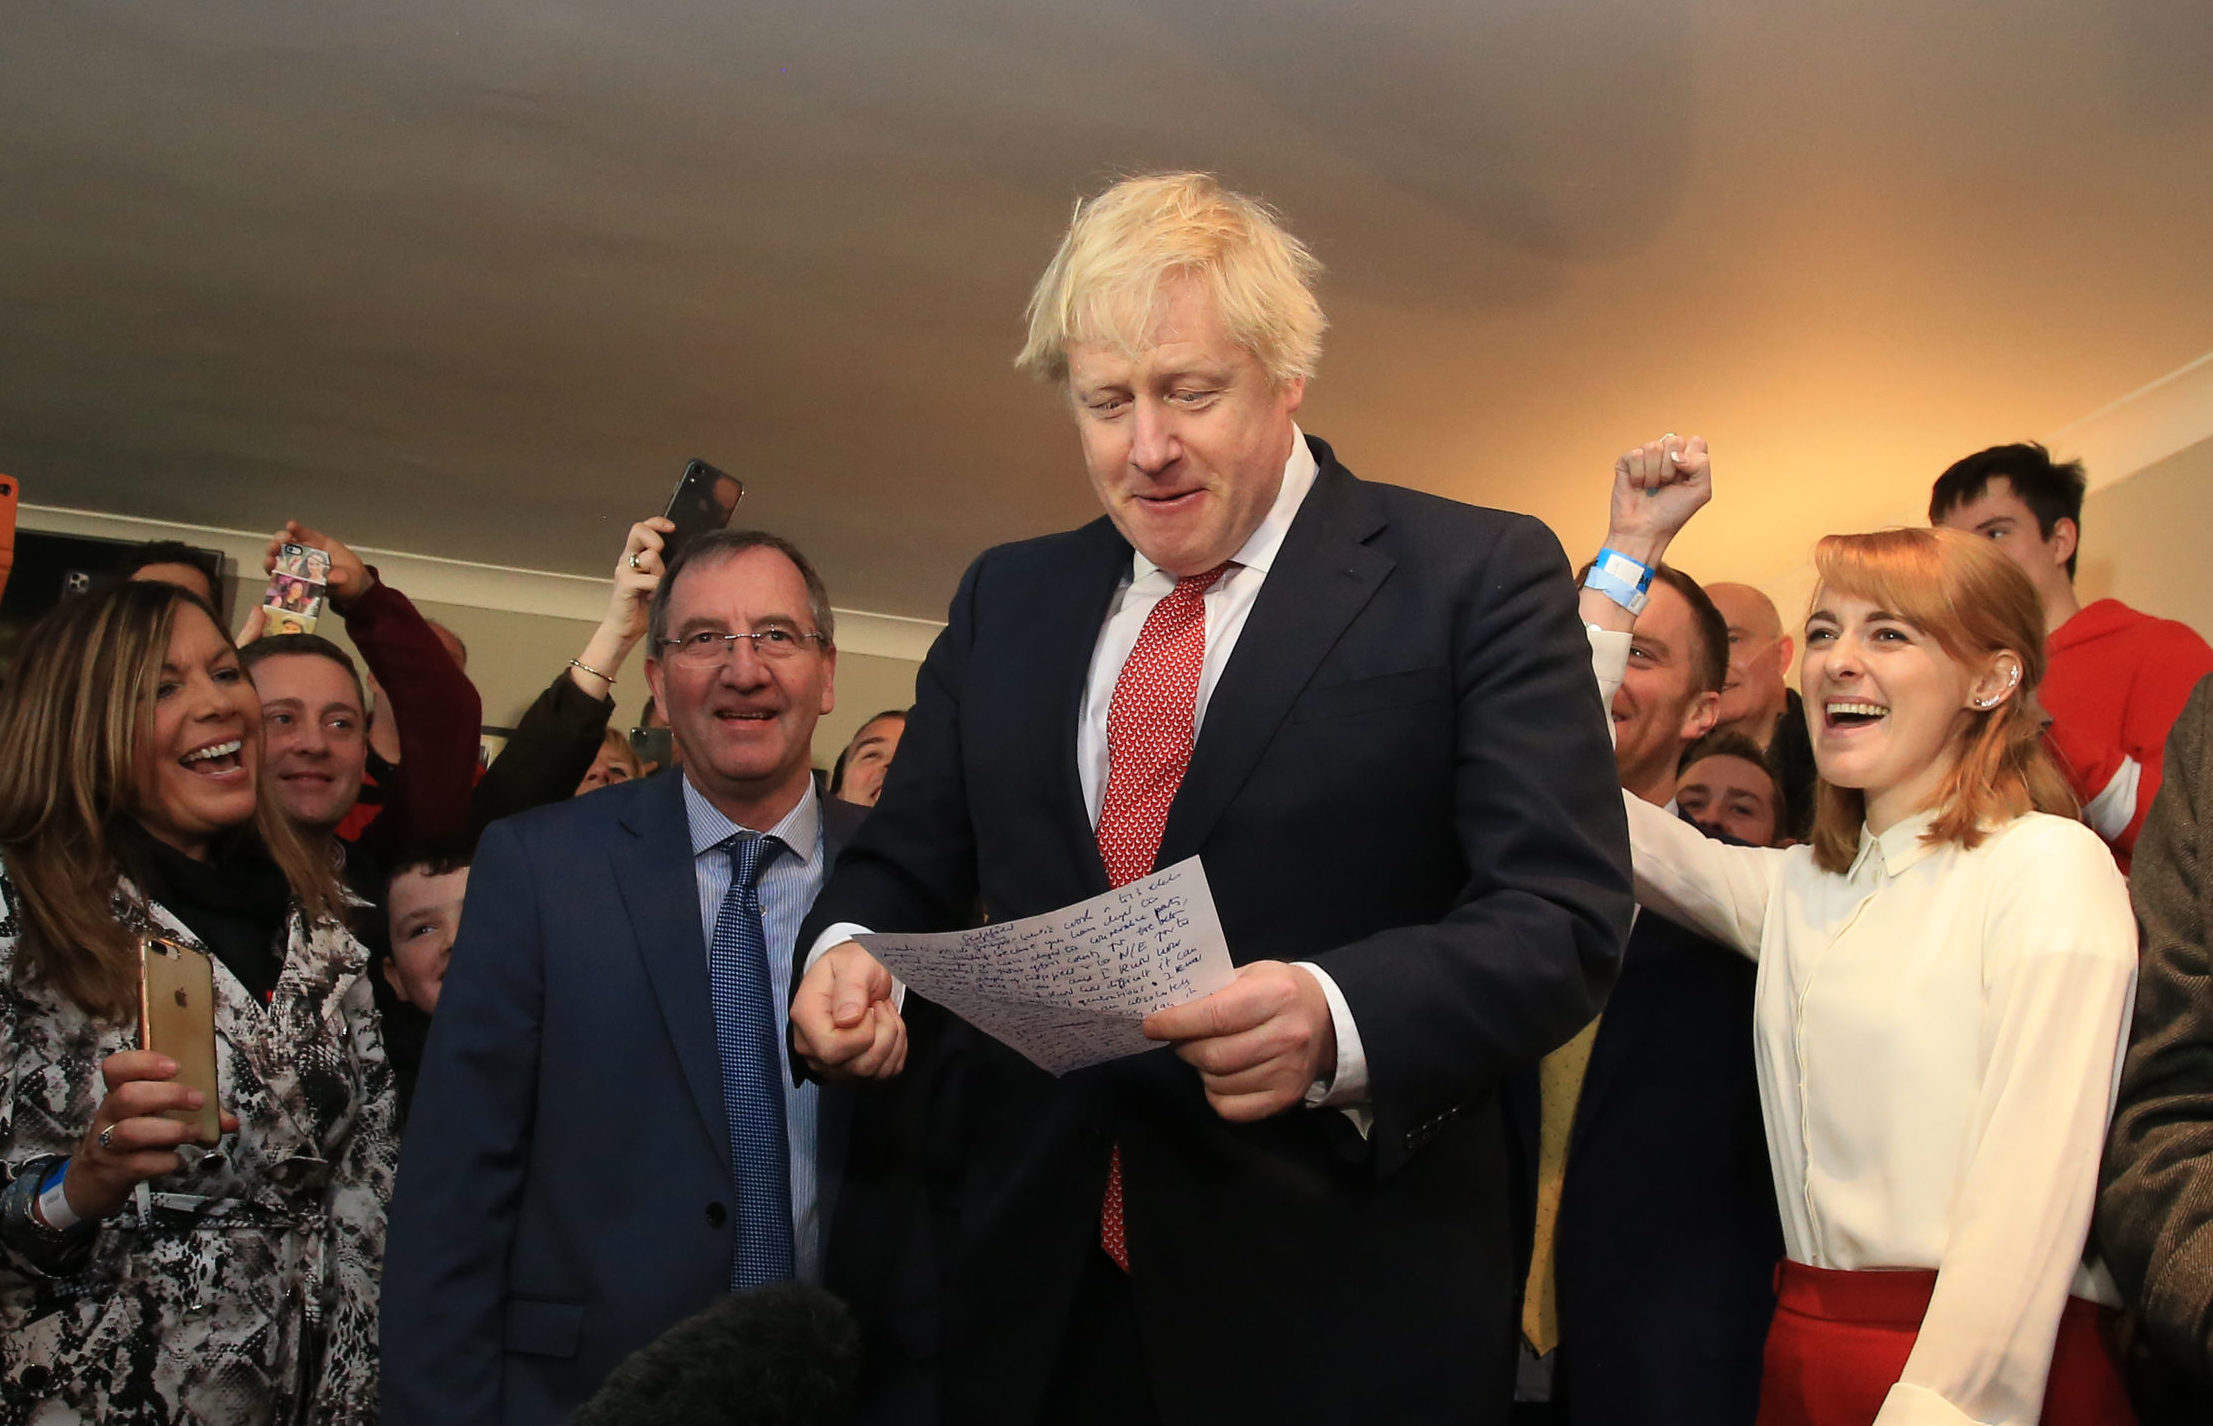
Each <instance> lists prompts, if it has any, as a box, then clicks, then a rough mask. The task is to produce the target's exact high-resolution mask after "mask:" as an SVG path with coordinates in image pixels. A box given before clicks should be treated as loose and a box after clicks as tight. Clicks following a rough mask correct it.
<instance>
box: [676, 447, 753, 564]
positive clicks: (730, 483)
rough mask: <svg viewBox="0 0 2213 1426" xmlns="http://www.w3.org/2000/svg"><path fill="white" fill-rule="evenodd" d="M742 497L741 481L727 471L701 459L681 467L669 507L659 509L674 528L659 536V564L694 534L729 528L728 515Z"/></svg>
mask: <svg viewBox="0 0 2213 1426" xmlns="http://www.w3.org/2000/svg"><path fill="white" fill-rule="evenodd" d="M744 498H745V482H744V481H742V480H740V479H738V478H737V477H736V476H734V475H732V474H730V473H729V472H728V471H723V470H717V469H715V468H714V467H713V466H711V465H709V464H707V462H705V461H703V460H695V461H693V462H692V463H691V464H689V465H687V466H685V467H684V474H683V477H682V478H681V479H680V480H678V481H677V482H676V493H675V494H674V495H671V496H670V497H669V508H668V509H666V510H664V511H662V512H661V513H662V514H663V515H664V516H665V517H667V519H668V522H669V523H670V524H672V525H674V526H675V527H676V529H675V531H674V532H673V533H671V534H668V535H666V536H664V537H663V538H662V541H661V562H662V564H663V565H664V566H665V565H666V564H667V563H668V562H669V561H670V560H673V559H675V558H676V552H677V551H678V550H680V549H682V548H683V547H684V545H685V543H686V542H687V541H689V540H690V539H691V538H692V537H693V536H694V535H704V534H706V533H707V532H708V531H709V530H722V529H727V528H729V525H730V517H731V515H733V514H735V513H736V511H737V508H738V502H739V501H740V500H743V499H744Z"/></svg>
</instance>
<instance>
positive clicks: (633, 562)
mask: <svg viewBox="0 0 2213 1426" xmlns="http://www.w3.org/2000/svg"><path fill="white" fill-rule="evenodd" d="M630 567H631V568H632V569H635V570H643V569H644V568H645V566H644V565H642V564H640V563H638V552H637V551H636V550H632V551H631V552H630Z"/></svg>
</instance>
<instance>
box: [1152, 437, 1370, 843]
mask: <svg viewBox="0 0 2213 1426" xmlns="http://www.w3.org/2000/svg"><path fill="white" fill-rule="evenodd" d="M1314 444H1315V446H1316V447H1317V450H1316V455H1317V456H1318V457H1319V458H1320V460H1321V467H1322V468H1321V471H1320V473H1319V474H1318V475H1316V477H1315V479H1314V488H1313V489H1312V490H1311V491H1309V492H1308V493H1307V497H1306V500H1305V503H1304V504H1302V505H1301V506H1300V507H1299V513H1298V515H1297V516H1296V517H1295V518H1294V519H1293V520H1292V522H1291V528H1290V530H1289V531H1288V532H1287V533H1286V534H1285V536H1284V540H1283V548H1282V549H1281V550H1279V551H1277V553H1276V559H1275V563H1274V565H1273V566H1272V567H1271V568H1270V569H1269V571H1268V579H1267V582H1266V583H1265V584H1263V585H1261V587H1260V596H1259V598H1258V599H1257V600H1256V601H1255V602H1254V604H1253V608H1252V613H1251V614H1250V615H1249V616H1247V618H1246V620H1245V628H1244V631H1243V632H1242V633H1241V634H1239V635H1238V638H1237V649H1236V652H1234V653H1232V654H1231V655H1230V660H1229V664H1228V666H1227V667H1225V668H1224V669H1223V670H1222V676H1221V679H1220V680H1219V681H1218V682H1217V683H1216V684H1215V686H1214V696H1213V697H1212V698H1211V699H1209V700H1208V701H1207V707H1206V721H1205V723H1204V725H1203V726H1202V727H1201V728H1200V730H1199V741H1198V745H1197V746H1196V747H1194V748H1193V749H1192V753H1191V766H1190V768H1189V769H1188V770H1187V771H1186V772H1185V773H1184V777H1183V786H1182V788H1181V789H1179V790H1178V791H1177V793H1176V800H1175V803H1174V805H1173V806H1171V807H1170V808H1169V811H1168V826H1167V829H1166V831H1165V832H1164V833H1163V835H1162V837H1161V839H1160V856H1159V858H1158V861H1157V862H1156V865H1158V866H1171V865H1173V864H1174V863H1176V862H1179V861H1181V860H1183V859H1184V858H1185V857H1188V856H1191V855H1193V854H1194V853H1196V852H1197V851H1198V850H1199V848H1200V847H1201V846H1202V845H1203V844H1204V843H1205V841H1206V837H1207V834H1208V833H1209V832H1211V831H1212V830H1213V828H1214V824H1215V822H1216V821H1218V820H1219V819H1220V818H1221V815H1222V813H1223V811H1224V810H1225V809H1227V808H1228V806H1229V804H1230V800H1231V799H1232V798H1234V797H1235V796H1236V794H1237V790H1238V788H1240V787H1242V786H1243V785H1244V782H1245V779H1246V777H1247V776H1249V775H1250V774H1251V772H1252V770H1253V765H1254V764H1255V763H1257V762H1259V760H1260V755H1261V754H1262V753H1263V752H1264V751H1266V749H1267V746H1268V743H1269V742H1270V740H1272V739H1273V738H1274V737H1275V733H1276V729H1277V728H1278V727H1279V726H1281V724H1282V722H1283V720H1284V718H1285V717H1286V716H1287V715H1288V714H1289V713H1290V711H1291V705H1292V703H1293V702H1294V701H1296V700H1297V698H1298V696H1299V693H1300V692H1301V691H1302V690H1303V689H1304V688H1305V687H1306V685H1307V684H1308V682H1310V681H1311V680H1312V679H1313V677H1314V671H1315V670H1316V669H1318V668H1319V667H1321V664H1322V660H1324V659H1325V658H1327V657H1328V656H1329V653H1330V650H1331V649H1333V648H1335V647H1336V644H1337V640H1338V639H1339V638H1340V637H1342V636H1343V634H1344V632H1345V630H1346V628H1347V627H1348V626H1349V625H1350V624H1351V623H1352V621H1353V619H1354V618H1355V617H1357V616H1358V615H1359V613H1360V611H1361V610H1362V609H1364V608H1365V607H1367V603H1368V601H1369V600H1370V599H1371V598H1373V597H1374V596H1375V592H1376V590H1377V589H1378V588H1379V587H1380V586H1381V585H1382V583H1383V581H1384V579H1385V578H1386V577H1387V576H1388V575H1389V574H1390V572H1391V570H1392V568H1393V567H1394V563H1395V562H1394V561H1393V560H1392V559H1391V558H1390V557H1389V556H1388V555H1385V554H1382V553H1380V552H1379V551H1377V550H1375V549H1373V548H1371V547H1370V546H1368V545H1367V544H1366V543H1364V542H1365V541H1366V540H1368V539H1369V538H1370V537H1372V536H1373V535H1374V534H1375V533H1376V532H1377V531H1378V530H1380V529H1382V528H1383V525H1384V520H1383V517H1382V514H1381V512H1379V511H1378V510H1376V509H1375V508H1374V506H1373V503H1372V502H1371V501H1370V500H1368V498H1367V497H1366V495H1365V494H1364V493H1363V491H1362V490H1361V487H1360V483H1359V482H1358V481H1356V480H1354V479H1353V477H1352V473H1351V472H1349V471H1347V470H1346V469H1345V468H1344V467H1343V466H1341V465H1339V464H1337V461H1336V459H1335V457H1333V456H1331V455H1330V454H1329V448H1328V447H1327V446H1324V445H1322V444H1321V443H1320V442H1318V441H1317V442H1315V443H1314Z"/></svg>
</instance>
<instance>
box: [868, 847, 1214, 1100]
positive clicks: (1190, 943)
mask: <svg viewBox="0 0 2213 1426" xmlns="http://www.w3.org/2000/svg"><path fill="white" fill-rule="evenodd" d="M854 939H855V940H857V941H859V942H860V943H861V944H862V945H863V946H865V947H866V948H867V949H868V953H869V954H870V955H872V956H874V957H875V958H876V959H877V960H879V961H881V962H883V964H884V965H885V967H886V968H888V969H889V970H890V971H891V973H892V974H893V975H895V976H898V977H899V978H900V979H901V980H903V981H905V982H906V983H907V984H908V985H909V986H911V987H913V988H914V989H915V990H916V991H917V992H919V993H921V994H923V995H926V996H928V997H929V998H930V999H931V1000H933V1001H936V1002H937V1003H938V1004H939V1005H942V1006H944V1007H945V1008H946V1009H948V1010H950V1011H952V1012H953V1013H954V1014H956V1015H958V1016H960V1017H961V1018H962V1019H963V1020H966V1021H968V1022H969V1023H970V1024H972V1025H974V1026H975V1027H976V1028H977V1029H979V1030H982V1031H984V1032H985V1033H986V1034H989V1035H992V1036H994V1037H996V1038H997V1039H999V1040H1002V1041H1004V1042H1005V1043H1006V1044H1008V1045H1010V1046H1012V1047H1013V1048H1014V1049H1016V1050H1018V1051H1020V1052H1021V1053H1022V1054H1023V1055H1024V1056H1026V1057H1028V1058H1029V1059H1030V1060H1031V1061H1032V1062H1033V1063H1035V1064H1036V1065H1038V1066H1039V1067H1040V1068H1042V1069H1045V1070H1048V1071H1050V1072H1051V1073H1053V1074H1056V1075H1058V1074H1066V1073H1067V1072H1068V1071H1070V1070H1072V1069H1081V1068H1083V1067H1084V1066H1085V1065H1095V1064H1099V1063H1101V1062H1102V1061H1105V1060H1111V1059H1118V1058H1120V1057H1121V1056H1123V1055H1130V1054H1136V1053H1137V1052H1139V1051H1140V1050H1149V1049H1153V1048H1155V1047H1156V1044H1157V1042H1155V1041H1152V1040H1148V1039H1146V1038H1145V1035H1144V1032H1143V1030H1141V1029H1140V1028H1139V1026H1140V1024H1141V1022H1142V1021H1143V1020H1144V1019H1145V1017H1146V1016H1148V1015H1150V1014H1152V1013H1153V1012H1154V1011H1155V1010H1165V1009H1167V1008H1168V1007H1169V1006H1171V1005H1181V1004H1183V1003H1184V1002H1185V1001H1188V1000H1196V999H1198V998H1199V997H1200V996H1202V995H1211V994H1212V993H1214V992H1215V991H1217V990H1220V989H1221V988H1222V987H1223V986H1225V985H1228V984H1229V983H1230V981H1231V979H1233V978H1234V976H1235V974H1236V971H1235V968H1234V967H1233V966H1232V965H1231V964H1230V959H1229V947H1228V945H1227V944H1226V943H1225V942H1224V941H1223V939H1222V923H1221V920H1220V919H1219V918H1218V917H1217V916H1216V915H1215V911H1214V893H1213V892H1212V890H1210V889H1209V888H1208V886H1207V884H1206V870H1205V868H1203V867H1201V866H1200V865H1199V859H1198V858H1197V857H1191V858H1188V859H1186V860H1184V861H1180V862H1177V863H1176V864H1175V865H1174V866H1171V867H1164V868H1163V869H1161V870H1160V871H1156V872H1154V873H1153V874H1152V875H1151V876H1148V877H1144V878H1142V879H1140V880H1138V881H1133V882H1131V883H1130V884H1129V885H1127V886H1122V887H1117V888H1115V889H1114V890H1113V891H1110V892H1108V893H1106V894H1105V895H1104V896H1095V897H1093V898H1092V899H1091V900H1089V901H1083V902H1078V903H1077V904H1076V905H1074V906H1069V907H1064V908H1063V909H1061V910H1059V911H1051V912H1047V913H1046V914H1045V915H1043V916H1031V917H1028V918H1026V919H1024V920H1021V921H1001V922H996V923H993V924H991V925H988V926H979V927H977V928H976V929H974V930H972V931H949V932H944V933H940V934H935V935H921V936H899V935H877V934H870V935H863V936H856V937H855V938H854Z"/></svg>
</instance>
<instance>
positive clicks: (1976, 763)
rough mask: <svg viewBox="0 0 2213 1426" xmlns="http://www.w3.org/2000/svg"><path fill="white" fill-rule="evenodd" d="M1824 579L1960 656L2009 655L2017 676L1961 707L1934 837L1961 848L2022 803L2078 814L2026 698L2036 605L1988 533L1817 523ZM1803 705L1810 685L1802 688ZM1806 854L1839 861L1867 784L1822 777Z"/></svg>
mask: <svg viewBox="0 0 2213 1426" xmlns="http://www.w3.org/2000/svg"><path fill="white" fill-rule="evenodd" d="M1813 559H1814V568H1815V570H1816V571H1817V572H1818V574H1819V576H1820V583H1819V586H1818V588H1817V589H1816V591H1815V594H1814V598H1815V600H1816V601H1818V600H1819V599H1820V598H1821V594H1822V592H1824V591H1833V592H1835V593H1838V594H1849V595H1854V596H1857V597H1858V598H1861V599H1865V600H1867V601H1868V602H1870V603H1872V604H1874V605H1875V606H1876V607H1877V608H1880V609H1883V610H1885V611H1887V612H1889V613H1891V614H1894V615H1896V616H1898V617H1899V618H1902V619H1904V620H1906V621H1907V622H1909V623H1911V624H1912V625H1913V626H1914V627H1915V628H1917V629H1919V630H1921V631H1922V632H1923V633H1925V634H1927V635H1928V636H1929V637H1930V638H1932V639H1934V640H1935V641H1936V643H1937V646H1938V647H1940V648H1942V649H1943V650H1944V652H1945V653H1947V654H1949V655H1951V656H1952V657H1953V658H1954V659H1957V660H1958V661H1959V662H1961V663H1963V664H1969V665H1979V664H1981V663H1983V662H1984V661H1985V660H1988V659H1990V658H1993V657H1995V656H1996V655H1997V654H1999V653H2001V652H2003V653H2011V654H2012V655H2014V657H2016V658H2018V659H2019V660H2020V661H2021V682H2020V684H2019V686H2018V687H2016V688H2015V689H2014V690H2013V695H2012V697H2010V698H2007V699H2005V700H2004V701H2003V702H2001V703H1999V704H1998V705H1997V706H1996V707H1994V708H1991V709H1988V710H1981V709H1970V710H1968V716H1967V721H1966V725H1965V726H1964V727H1963V728H1962V729H1961V730H1960V735H1959V739H1958V743H1957V748H1956V751H1957V753H1958V758H1957V760H1956V761H1955V762H1954V763H1953V765H1952V770H1951V772H1950V774H1949V775H1948V776H1947V777H1946V778H1945V779H1944V783H1943V785H1942V786H1941V787H1939V788H1938V789H1937V791H1936V796H1935V798H1934V800H1933V802H1932V803H1931V805H1932V806H1933V807H1934V808H1935V809H1936V819H1935V821H1934V822H1932V823H1931V824H1930V826H1929V830H1928V831H1927V832H1926V833H1925V834H1923V840H1925V841H1927V842H1930V843H1932V844H1935V845H1940V846H1941V845H1946V844H1950V845H1953V846H1958V847H1963V848H1966V849H1967V850H1970V851H1972V850H1973V849H1974V848H1975V847H1977V846H1979V845H1980V844H1981V842H1982V839H1983V837H1984V836H1985V835H1986V834H1987V833H1989V832H1990V831H1993V830H1995V829H1996V828H1997V827H1999V826H2001V825H2003V824H2004V823H2006V822H2009V821H2011V820H2013V819H2014V818H2016V817H2019V816H2021V815H2023V814H2024V813H2028V812H2049V813H2052V814H2054V815H2056V816H2060V817H2075V816H2078V815H2080V814H2079V809H2078V806H2077V804H2076V802H2075V795H2074V792H2073V791H2072V790H2071V789H2070V788H2069V787H2068V785H2067V779H2066V778H2065V777H2064V776H2062V775H2061V773H2060V770H2059V764H2058V763H2057V762H2056V761H2055V760H2054V759H2053V757H2052V754H2051V750H2050V749H2049V748H2047V747H2046V746H2045V743H2044V713H2043V709H2042V708H2040V707H2039V706H2038V704H2037V701H2036V697H2035V694H2036V688H2037V685H2038V684H2040V683H2042V682H2043V680H2044V609H2043V605H2042V604H2041V603H2040V602H2039V601H2038V599H2037V597H2036V588H2035V586H2034V585H2031V584H2030V583H2029V577H2028V576H2027V575H2025V574H2023V573H2022V572H2021V571H2020V569H2019V568H2018V567H2016V566H2015V565H2014V563H2013V561H2011V560H2009V559H2007V558H2006V557H2005V556H2004V555H2002V554H1999V553H1998V551H1997V549H1996V547H1994V546H1993V545H1992V544H1991V543H1990V542H1989V541H1988V540H1985V539H1983V538H1981V537H1980V536H1977V535H1970V534H1966V533H1964V532H1962V531H1959V530H1930V529H1911V530H1878V531H1876V532H1874V533H1873V534H1866V535H1829V536H1827V537H1825V538H1824V539H1823V540H1822V541H1821V542H1820V544H1818V545H1816V546H1815V547H1814V556H1813ZM1808 694H1809V697H1808V706H1809V708H1810V707H1811V705H1812V696H1813V694H1814V690H1808ZM1815 796H1816V803H1815V814H1814V828H1813V859H1814V862H1815V864H1816V865H1818V866H1820V867H1821V869H1822V870H1824V871H1833V872H1839V873H1841V872H1845V871H1849V870H1850V869H1851V866H1852V859H1853V857H1855V856H1856V855H1858V852H1859V839H1860V828H1861V826H1862V825H1863V824H1864V823H1865V822H1866V820H1867V795H1866V794H1865V793H1864V792H1861V791H1860V790H1859V789H1857V788H1848V787H1838V786H1836V785H1835V784H1833V783H1831V782H1830V781H1829V780H1828V779H1827V778H1823V779H1822V780H1821V781H1820V783H1819V784H1818V791H1817V792H1816V794H1815Z"/></svg>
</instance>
